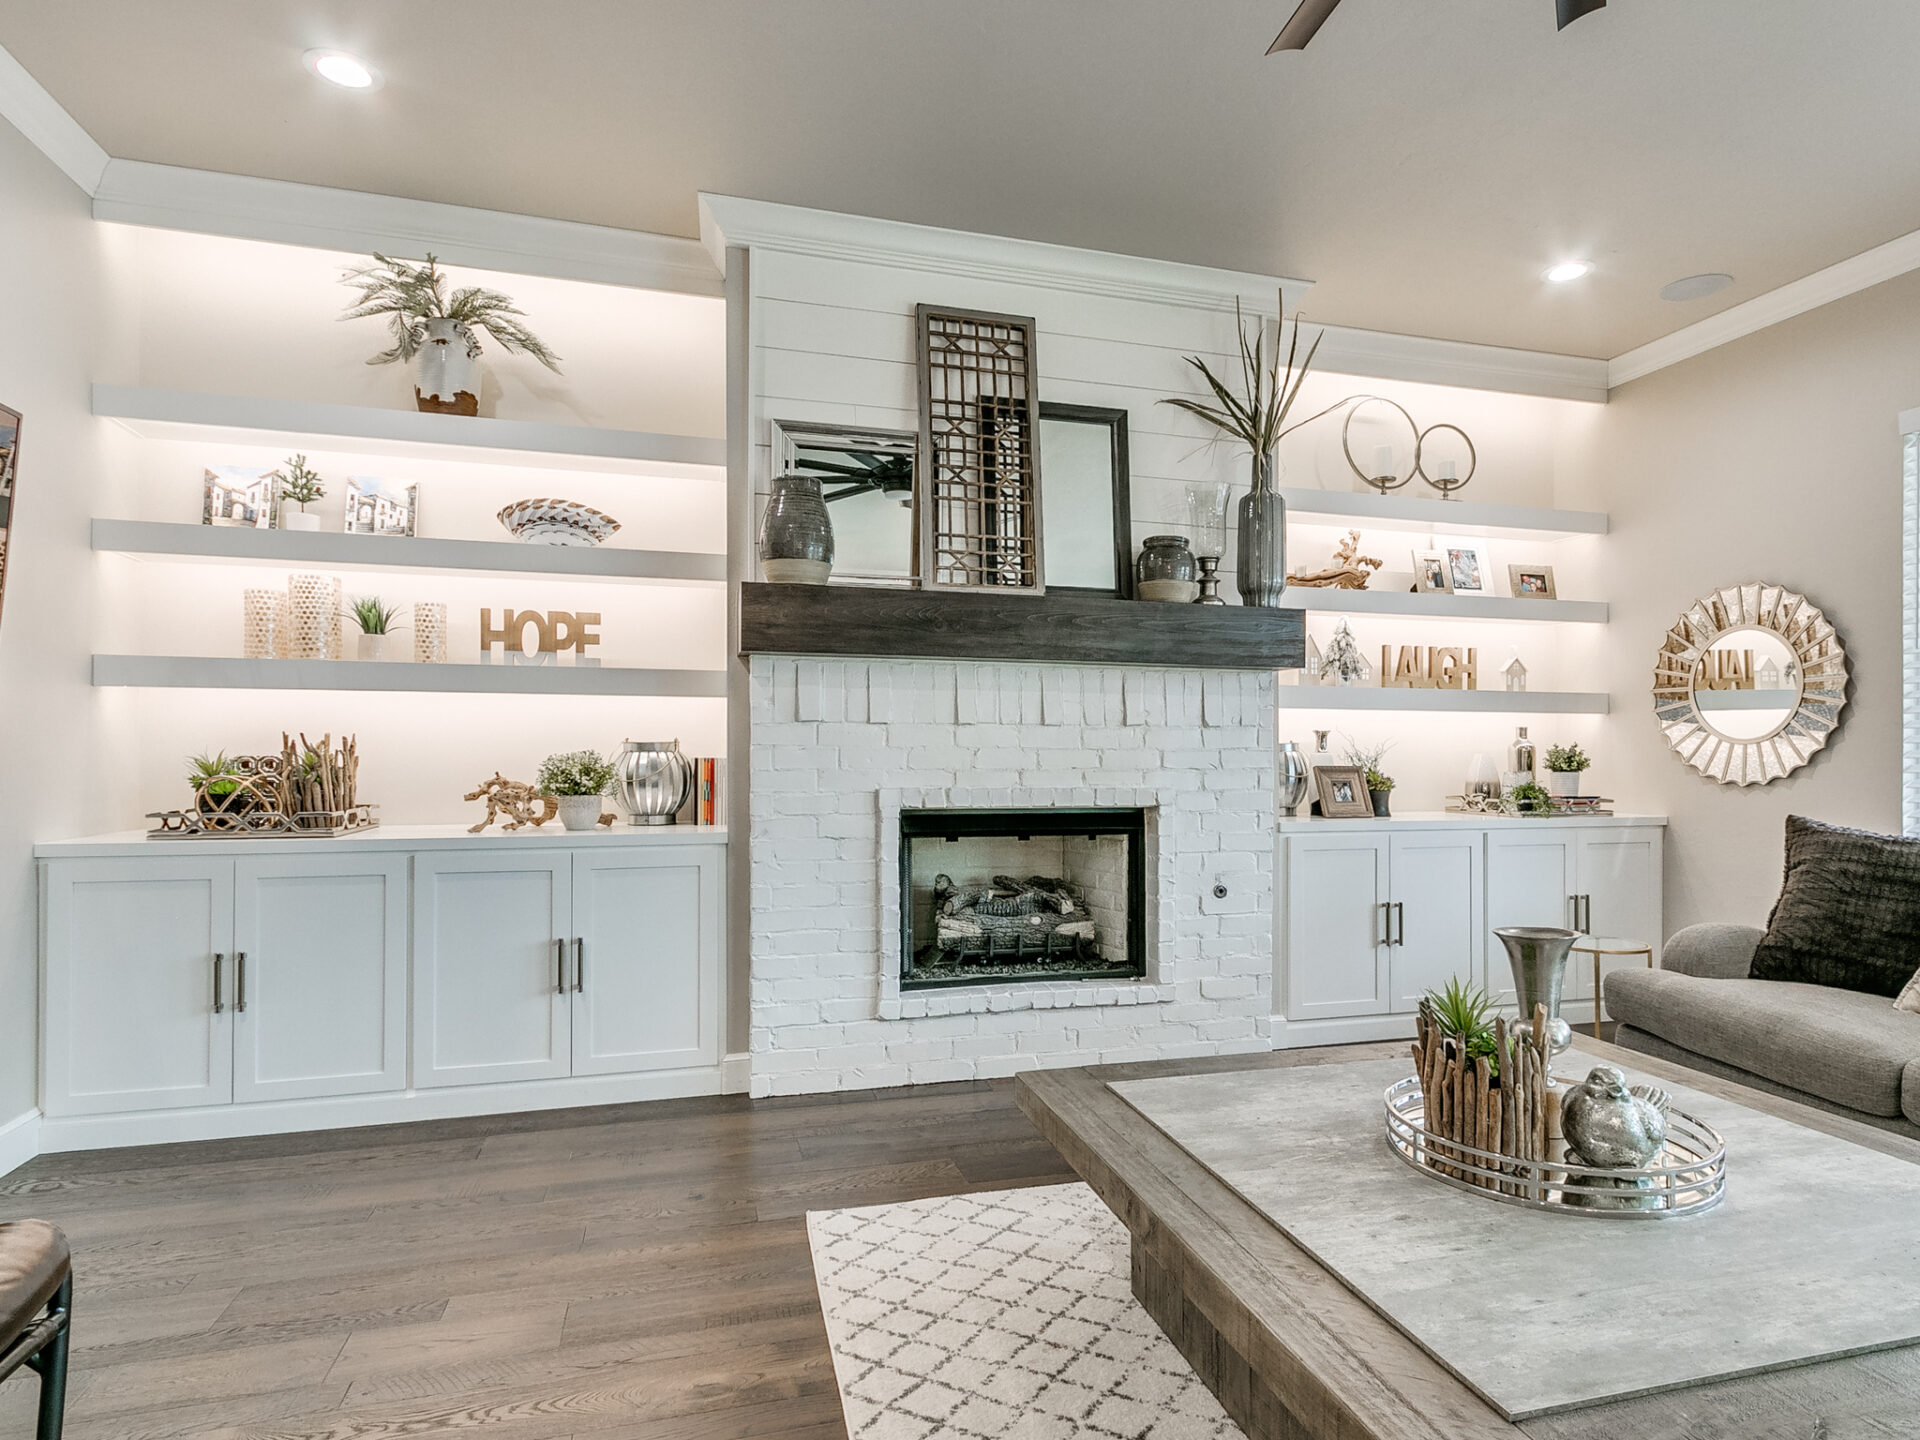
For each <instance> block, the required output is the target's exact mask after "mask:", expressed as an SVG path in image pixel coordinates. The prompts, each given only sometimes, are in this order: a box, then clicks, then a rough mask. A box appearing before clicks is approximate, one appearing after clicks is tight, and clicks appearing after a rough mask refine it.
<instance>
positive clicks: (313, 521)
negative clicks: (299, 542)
mask: <svg viewBox="0 0 1920 1440" xmlns="http://www.w3.org/2000/svg"><path fill="white" fill-rule="evenodd" d="M280 528H281V529H282V530H318V529H319V528H320V517H319V516H318V515H309V514H307V512H306V511H304V510H283V511H281V512H280Z"/></svg>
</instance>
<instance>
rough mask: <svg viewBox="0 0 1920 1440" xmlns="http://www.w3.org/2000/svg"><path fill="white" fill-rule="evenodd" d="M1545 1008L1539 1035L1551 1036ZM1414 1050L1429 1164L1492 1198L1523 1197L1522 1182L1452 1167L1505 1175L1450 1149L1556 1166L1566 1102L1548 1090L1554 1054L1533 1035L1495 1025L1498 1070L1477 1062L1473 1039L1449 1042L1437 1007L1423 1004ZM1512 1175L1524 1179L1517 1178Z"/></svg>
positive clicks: (1536, 1027)
mask: <svg viewBox="0 0 1920 1440" xmlns="http://www.w3.org/2000/svg"><path fill="white" fill-rule="evenodd" d="M1546 1021H1547V1012H1546V1007H1545V1006H1543V1005H1542V1006H1535V1007H1534V1015H1533V1024H1532V1031H1533V1035H1545V1034H1546V1033H1547V1023H1546ZM1415 1023H1416V1025H1417V1027H1418V1038H1417V1039H1416V1040H1415V1041H1414V1042H1413V1067H1414V1069H1415V1071H1416V1072H1417V1073H1418V1074H1419V1076H1420V1091H1421V1095H1422V1097H1423V1103H1424V1105H1425V1119H1424V1120H1423V1122H1422V1123H1423V1124H1424V1125H1425V1127H1426V1129H1427V1132H1428V1134H1429V1135H1431V1136H1433V1137H1434V1138H1433V1139H1432V1140H1429V1141H1428V1144H1427V1153H1426V1155H1425V1157H1424V1158H1425V1160H1426V1163H1427V1164H1429V1165H1431V1166H1432V1167H1433V1168H1434V1169H1435V1170H1438V1171H1440V1172H1441V1173H1442V1174H1447V1175H1452V1176H1455V1177H1457V1178H1459V1179H1461V1180H1465V1181H1466V1182H1467V1183H1468V1184H1470V1185H1479V1186H1482V1187H1484V1188H1486V1189H1489V1190H1495V1189H1498V1190H1502V1191H1505V1192H1507V1193H1509V1194H1519V1193H1521V1190H1522V1187H1521V1186H1520V1184H1519V1183H1518V1182H1510V1181H1503V1180H1496V1179H1494V1178H1493V1177H1492V1176H1489V1175H1480V1174H1476V1173H1474V1172H1473V1171H1472V1170H1469V1169H1463V1168H1461V1167H1460V1166H1459V1165H1450V1164H1448V1163H1447V1161H1448V1159H1449V1158H1451V1159H1454V1160H1466V1161H1469V1162H1470V1163H1472V1164H1477V1165H1479V1166H1480V1167H1481V1168H1482V1169H1493V1168H1504V1167H1498V1166H1497V1165H1496V1164H1495V1162H1490V1161H1474V1160H1473V1159H1472V1157H1470V1156H1467V1155H1466V1154H1464V1153H1463V1152H1461V1151H1459V1150H1455V1149H1453V1148H1452V1147H1451V1146H1450V1145H1449V1144H1448V1143H1447V1142H1449V1141H1452V1142H1455V1143H1457V1144H1460V1145H1467V1146H1471V1147H1472V1148H1474V1149H1476V1150H1490V1151H1492V1152H1494V1153H1495V1154H1497V1155H1510V1156H1512V1157H1514V1158H1515V1159H1517V1160H1527V1161H1534V1162H1539V1161H1542V1160H1549V1159H1552V1158H1553V1155H1552V1151H1551V1149H1550V1148H1549V1147H1550V1146H1551V1144H1552V1141H1553V1139H1554V1137H1555V1136H1557V1135H1558V1133H1559V1129H1560V1115H1559V1096H1558V1092H1556V1091H1554V1090H1553V1089H1552V1088H1551V1087H1550V1086H1549V1085H1548V1083H1547V1074H1548V1072H1547V1052H1546V1049H1545V1047H1544V1046H1542V1045H1540V1044H1539V1043H1537V1042H1536V1041H1535V1040H1534V1039H1533V1038H1532V1036H1530V1035H1528V1034H1527V1033H1526V1032H1525V1031H1520V1030H1516V1031H1509V1030H1508V1029H1507V1022H1506V1021H1505V1020H1498V1021H1496V1022H1495V1023H1494V1036H1493V1043H1494V1048H1495V1052H1496V1053H1497V1054H1498V1055H1499V1057H1500V1060H1499V1064H1498V1066H1497V1070H1498V1073H1497V1074H1496V1073H1495V1070H1496V1067H1495V1066H1494V1065H1493V1064H1491V1063H1489V1058H1488V1057H1487V1056H1485V1055H1475V1056H1469V1055H1468V1054H1467V1044H1466V1037H1465V1036H1463V1035H1449V1034H1447V1033H1446V1031H1445V1030H1444V1029H1442V1028H1441V1026H1440V1023H1439V1021H1438V1020H1437V1019H1436V1018H1435V1016H1434V1013H1433V1007H1432V1006H1430V1005H1429V1004H1427V1003H1426V1002H1424V1001H1423V1002H1421V1005H1420V1014H1419V1017H1418V1019H1417V1020H1416V1022H1415ZM1511 1173H1518V1172H1517V1171H1515V1172H1511Z"/></svg>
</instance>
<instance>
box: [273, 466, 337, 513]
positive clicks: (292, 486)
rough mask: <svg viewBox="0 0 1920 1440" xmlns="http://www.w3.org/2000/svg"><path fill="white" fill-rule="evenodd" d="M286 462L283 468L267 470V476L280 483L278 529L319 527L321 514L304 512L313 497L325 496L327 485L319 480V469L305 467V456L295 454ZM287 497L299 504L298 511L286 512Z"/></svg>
mask: <svg viewBox="0 0 1920 1440" xmlns="http://www.w3.org/2000/svg"><path fill="white" fill-rule="evenodd" d="M285 464H286V469H284V470H271V471H269V472H268V473H267V478H268V479H269V480H275V481H278V482H279V486H280V504H281V507H282V508H281V511H280V528H281V529H282V530H318V529H319V528H320V517H319V516H318V515H309V514H308V513H307V506H309V505H311V504H312V503H313V502H314V501H316V500H320V499H323V498H325V496H326V493H327V489H326V486H324V485H322V484H321V483H320V475H319V472H318V471H314V470H309V469H308V468H307V457H306V456H304V455H295V456H293V457H292V458H291V459H289V460H287V461H286V462H285ZM289 500H291V501H293V503H294V504H296V505H298V506H299V507H300V510H299V513H298V514H293V515H289V514H288V513H287V512H286V509H285V506H286V502H287V501H289Z"/></svg>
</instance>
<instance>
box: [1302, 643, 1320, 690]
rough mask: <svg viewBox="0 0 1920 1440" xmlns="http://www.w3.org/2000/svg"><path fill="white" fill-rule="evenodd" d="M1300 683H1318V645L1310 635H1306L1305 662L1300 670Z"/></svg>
mask: <svg viewBox="0 0 1920 1440" xmlns="http://www.w3.org/2000/svg"><path fill="white" fill-rule="evenodd" d="M1300 683H1301V684H1302V685H1318V684H1319V683H1320V647H1319V646H1318V645H1317V644H1315V643H1314V639H1313V637H1312V636H1311V635H1309V636H1307V663H1306V667H1305V668H1304V669H1303V670H1301V672H1300Z"/></svg>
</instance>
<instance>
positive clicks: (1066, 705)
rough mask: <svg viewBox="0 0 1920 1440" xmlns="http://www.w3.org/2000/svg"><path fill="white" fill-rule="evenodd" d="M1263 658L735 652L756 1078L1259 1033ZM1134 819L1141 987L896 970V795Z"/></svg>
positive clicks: (1269, 705) (1255, 1045)
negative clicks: (746, 804) (743, 745)
mask: <svg viewBox="0 0 1920 1440" xmlns="http://www.w3.org/2000/svg"><path fill="white" fill-rule="evenodd" d="M1274 683H1275V677H1274V672H1273V671H1271V670H1198V669H1159V668H1148V667H1134V666H1107V665H1099V666H1077V665H1020V664H1003V663H985V662H975V661H944V660H923V661H921V660H844V661H843V660H822V659H814V658H793V657H785V656H779V655H756V656H754V657H753V659H752V662H751V689H750V696H749V707H748V711H749V724H750V728H751V748H750V752H749V757H748V767H747V771H748V774H747V783H748V786H749V795H750V803H751V811H752V821H751V833H750V846H751V887H750V899H749V913H750V933H751V938H750V952H751V954H750V971H751V989H750V1007H751V1050H752V1092H753V1093H754V1094H755V1095H778V1094H792V1093H800V1092H807V1091H821V1090H837V1089H857V1088H862V1087H868V1086H879V1085H899V1084H908V1083H923V1082H932V1081H942V1080H968V1079H975V1078H984V1077H988V1076H999V1075H1009V1074H1012V1073H1013V1072H1015V1071H1017V1070H1022V1069H1026V1068H1030V1067H1033V1066H1040V1065H1062V1064H1095V1063H1101V1062H1113V1061H1123V1060H1143V1059H1155V1058H1171V1057H1177V1056H1189V1055H1212V1054H1228V1053H1236V1052H1245V1051H1260V1050H1265V1049H1267V1048H1268V1045H1269V1025H1270V1015H1271V1012H1272V1004H1271V989H1272V949H1273V935H1272V902H1273V894H1272V890H1273V823H1274V814H1273V803H1274V802H1273V794H1274V784H1273V727H1274V713H1275V708H1274V694H1273V687H1274ZM1055 806H1076V807H1095V806H1097V807H1125V808H1138V809H1142V810H1144V811H1145V812H1146V837H1145V844H1146V886H1145V888H1146V894H1145V896H1144V902H1145V906H1146V916H1145V918H1146V926H1145V937H1146V957H1145V958H1146V975H1145V976H1144V977H1143V978H1142V979H1140V980H1138V981H1084V982H1067V981H1050V982H1041V983H1031V984H1013V983H1006V984H987V985H981V986H972V987H967V988H963V989H953V990H919V991H910V992H908V993H907V994H905V995H902V994H901V992H900V986H899V968H898V966H899V951H900V944H901V941H900V935H901V927H900V904H901V895H900V869H899V844H900V840H899V828H900V827H899V816H900V811H901V809H902V808H903V807H904V808H908V809H926V808H963V809H964V808H975V809H989V808H1009V807H1021V808H1039V807H1055Z"/></svg>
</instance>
